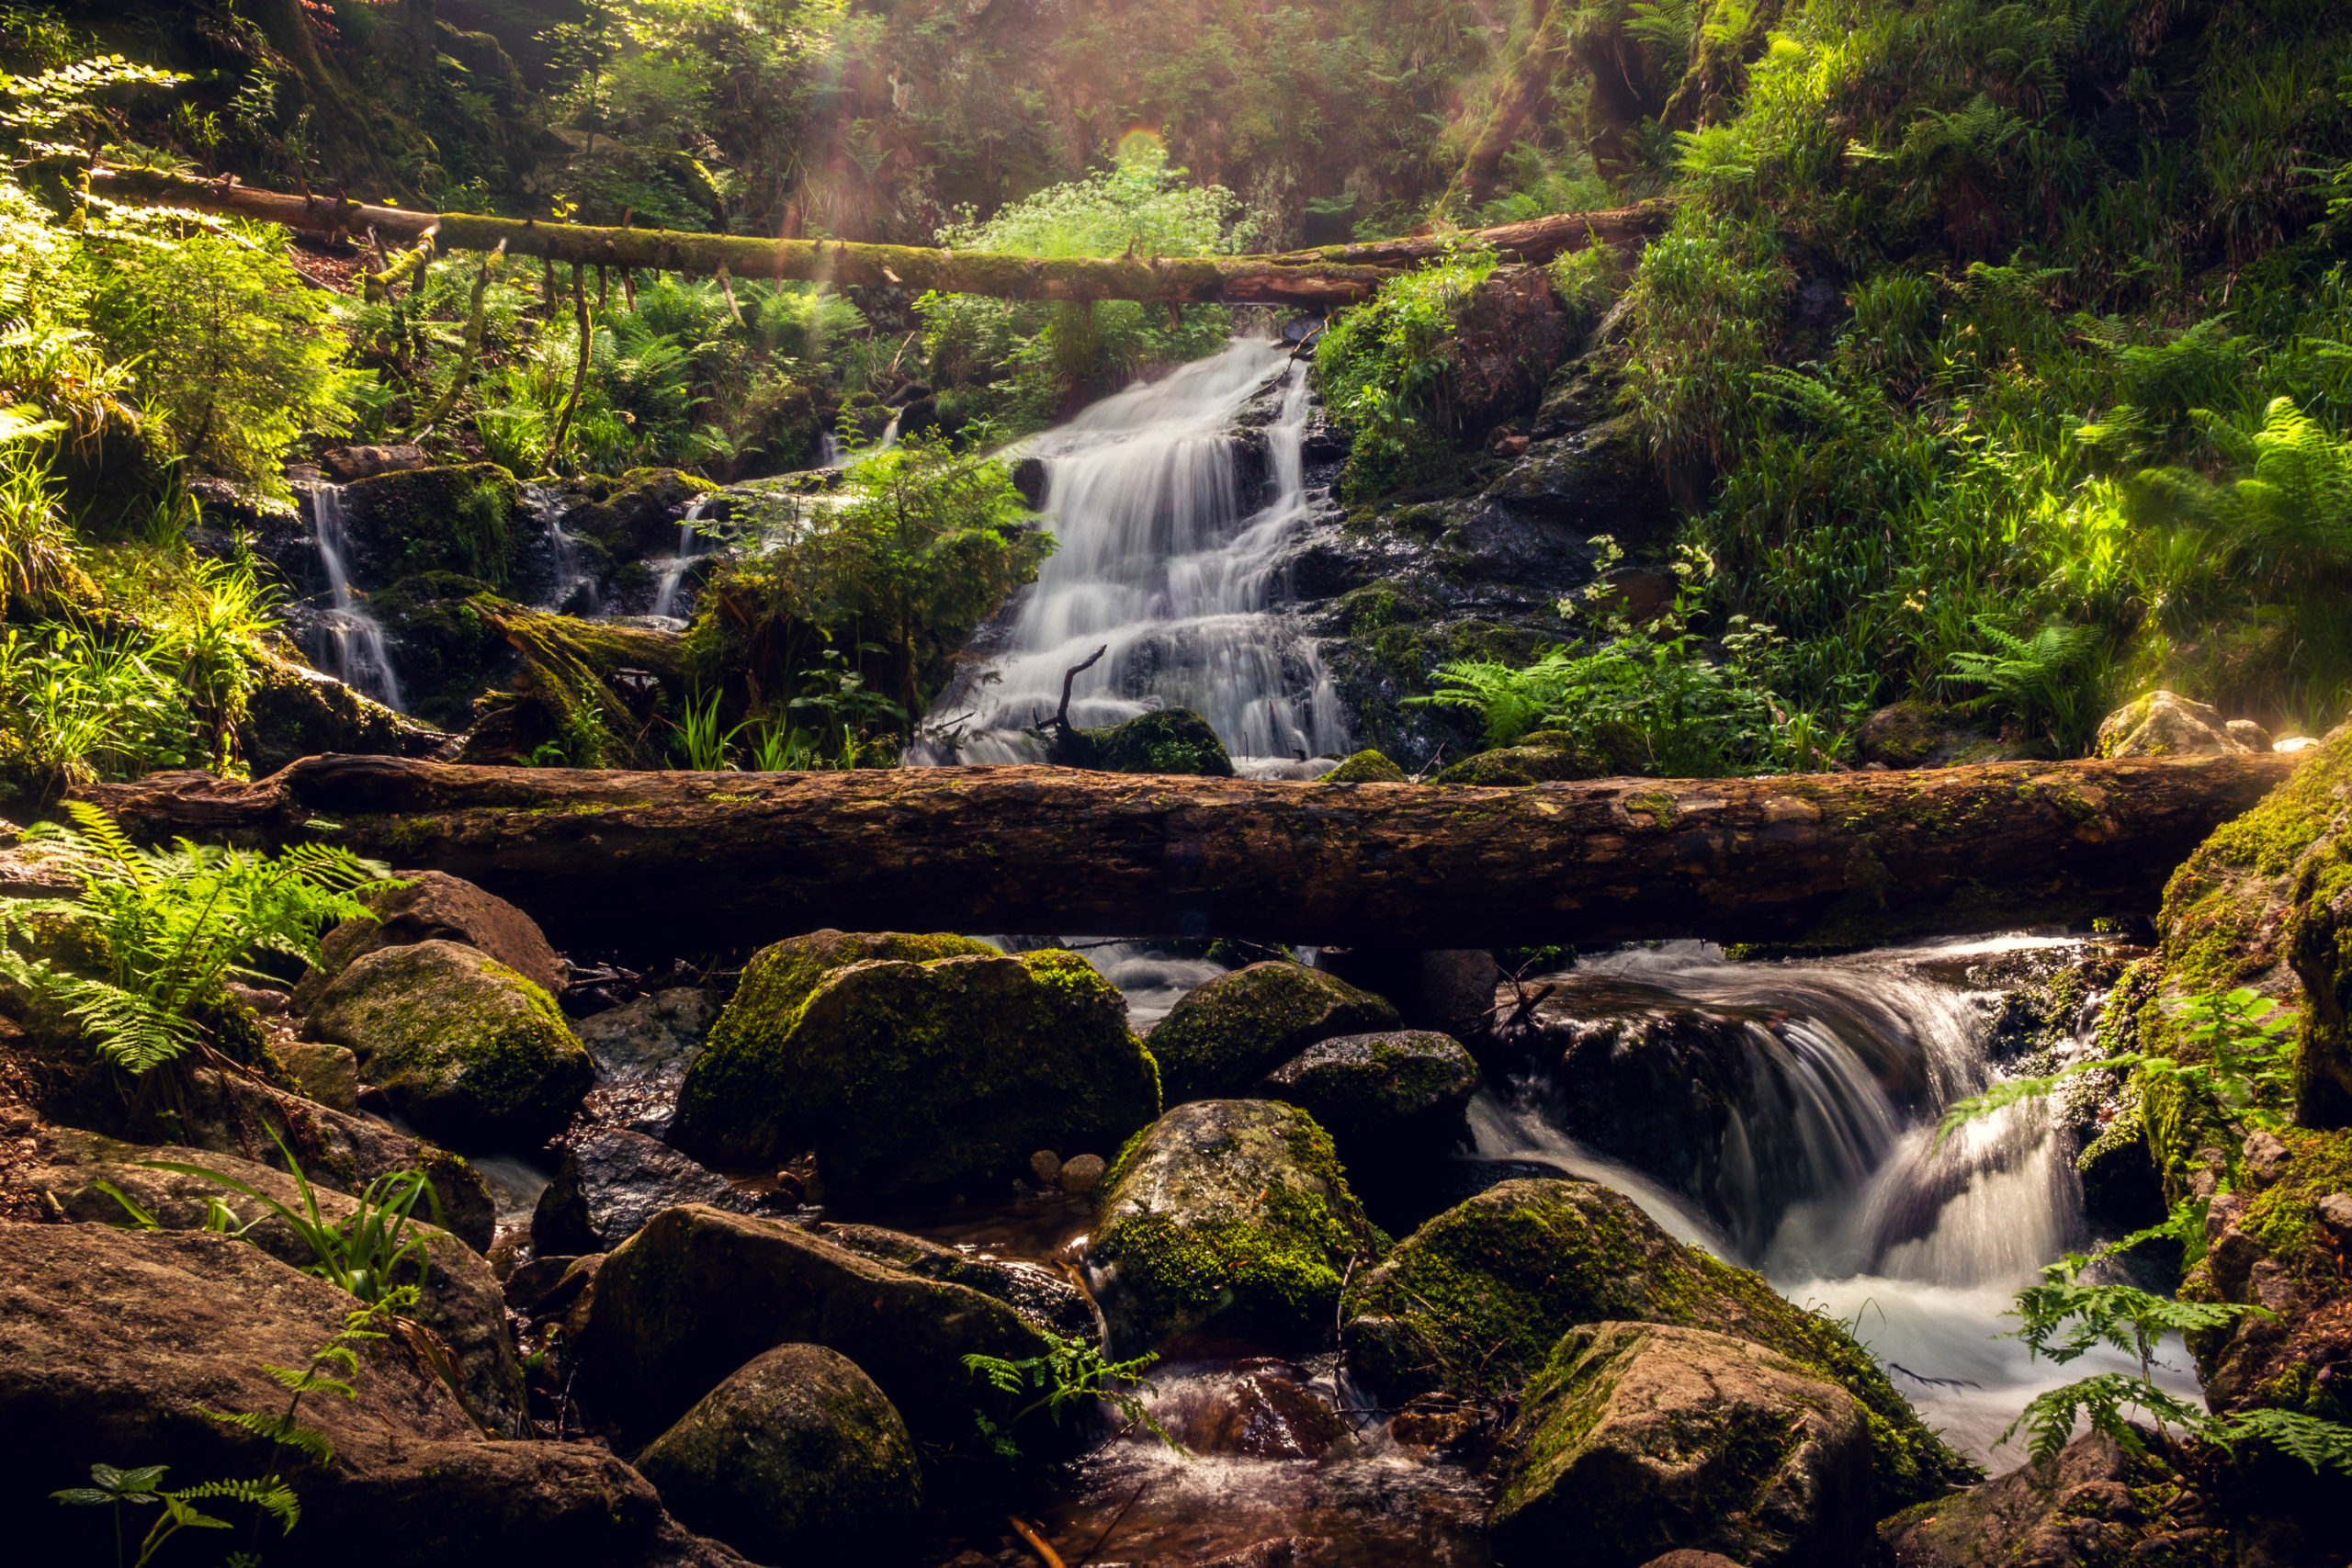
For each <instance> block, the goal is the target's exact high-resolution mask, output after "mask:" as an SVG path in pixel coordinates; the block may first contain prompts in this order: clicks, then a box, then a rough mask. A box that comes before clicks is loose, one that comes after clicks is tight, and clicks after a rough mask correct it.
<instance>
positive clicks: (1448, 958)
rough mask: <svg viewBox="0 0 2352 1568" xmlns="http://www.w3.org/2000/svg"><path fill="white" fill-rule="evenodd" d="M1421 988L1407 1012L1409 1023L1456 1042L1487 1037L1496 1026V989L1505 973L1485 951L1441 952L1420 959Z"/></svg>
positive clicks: (1421, 956)
mask: <svg viewBox="0 0 2352 1568" xmlns="http://www.w3.org/2000/svg"><path fill="white" fill-rule="evenodd" d="M1416 968H1417V970H1418V971H1419V978H1420V985H1419V988H1418V990H1417V991H1416V993H1415V995H1414V998H1413V1000H1412V1002H1411V1003H1410V1005H1408V1007H1407V1008H1406V1010H1405V1018H1406V1021H1407V1022H1408V1023H1410V1024H1412V1025H1413V1026H1414V1027H1416V1028H1418V1029H1434V1030H1436V1031H1438V1032H1440V1033H1443V1034H1451V1035H1453V1037H1454V1038H1455V1039H1457V1040H1470V1039H1475V1038H1477V1037H1479V1036H1482V1035H1484V1034H1485V1033H1486V1032H1487V1029H1488V1028H1489V1027H1491V1026H1492V1024H1493V1023H1494V1011H1495V987H1498V986H1499V985H1501V984H1502V978H1503V972H1502V968H1501V966H1500V965H1498V964H1496V962H1495V955H1494V954H1493V953H1489V952H1487V950H1486V949H1485V948H1441V949H1437V950H1434V951H1431V952H1428V953H1422V954H1421V955H1420V961H1419V964H1417V965H1416Z"/></svg>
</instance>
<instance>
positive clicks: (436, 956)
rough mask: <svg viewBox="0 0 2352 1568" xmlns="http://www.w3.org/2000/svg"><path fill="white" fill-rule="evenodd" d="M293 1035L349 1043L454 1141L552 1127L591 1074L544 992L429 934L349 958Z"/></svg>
mask: <svg viewBox="0 0 2352 1568" xmlns="http://www.w3.org/2000/svg"><path fill="white" fill-rule="evenodd" d="M303 1034H304V1035H305V1037H306V1038H309V1039H313V1040H323V1041H326V1042H328V1043H332V1044H336V1045H345V1046H348V1047H349V1048H350V1049H351V1050H352V1051H353V1052H354V1053H356V1055H358V1057H359V1071H360V1076H361V1077H363V1078H365V1079H366V1080H367V1081H368V1082H369V1083H371V1084H374V1085H376V1086H377V1087H379V1088H380V1089H383V1091H384V1092H385V1094H386V1095H387V1096H388V1097H389V1098H390V1100H391V1103H392V1104H393V1106H394V1107H396V1108H397V1109H398V1110H399V1111H400V1112H401V1114H402V1115H403V1116H406V1117H408V1118H409V1119H410V1120H411V1121H413V1122H415V1123H416V1124H417V1125H418V1126H419V1127H422V1128H423V1129H424V1131H425V1132H427V1133H429V1134H433V1135H434V1136H435V1137H440V1138H446V1139H447V1140H449V1141H450V1142H452V1143H454V1144H456V1145H458V1146H459V1147H461V1148H463V1147H471V1148H485V1147H500V1146H505V1147H512V1146H515V1145H518V1144H521V1145H528V1144H532V1143H537V1141H539V1140H540V1139H543V1138H546V1137H548V1135H550V1134H554V1133H556V1132H559V1131H560V1130H561V1128H562V1127H563V1124H564V1122H566V1121H568V1120H569V1119H570V1117H571V1112H572V1110H573V1108H574V1107H576V1106H577V1105H578V1104H579V1103H580V1100H581V1097H582V1095H584V1094H586V1093H587V1092H588V1085H589V1082H590V1080H591V1079H593V1078H594V1076H595V1066H594V1064H593V1063H592V1062H591V1061H590V1060H589V1058H588V1053H587V1052H586V1051H585V1050H584V1049H582V1046H581V1043H580V1042H579V1040H578V1039H577V1038H576V1037H574V1035H573V1034H572V1032H571V1025H570V1024H568V1023H566V1022H565V1021H564V1017H563V1014H562V1013H560V1012H559V1011H558V1010H556V1005H555V1001H554V999H553V998H550V997H549V996H548V993H547V992H546V991H544V990H542V989H541V988H539V987H537V986H536V985H533V984H532V983H531V982H530V981H529V980H527V979H526V978H524V977H523V976H521V975H518V974H516V973H515V971H514V970H512V969H509V968H507V967H506V966H505V965H504V964H500V963H498V962H496V961H495V960H493V959H492V958H491V957H489V956H488V955H487V954H485V953H481V952H480V951H478V950H477V949H474V948H471V947H468V946H465V945H462V944H461V943H458V942H445V941H441V940H439V939H435V940H432V941H427V942H416V943H413V944H412V945H408V946H403V947H386V948H379V949H378V950H376V951H375V952H373V953H367V954H365V955H363V956H361V957H359V958H357V959H355V960H354V961H353V962H352V963H351V964H350V965H349V967H347V968H345V970H344V971H343V973H342V974H340V975H338V976H335V978H334V982H333V983H332V984H330V985H329V986H327V987H326V988H325V989H324V990H322V992H320V994H319V998H318V1000H317V1002H316V1003H315V1004H314V1005H313V1006H312V1008H311V1012H310V1015H309V1017H308V1018H306V1019H305V1020H304V1021H303Z"/></svg>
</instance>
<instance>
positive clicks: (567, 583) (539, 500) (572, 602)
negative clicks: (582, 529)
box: [523, 485, 605, 620]
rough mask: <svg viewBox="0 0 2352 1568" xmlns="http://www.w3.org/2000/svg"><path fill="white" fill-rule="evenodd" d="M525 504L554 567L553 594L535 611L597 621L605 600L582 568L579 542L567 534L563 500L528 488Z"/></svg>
mask: <svg viewBox="0 0 2352 1568" xmlns="http://www.w3.org/2000/svg"><path fill="white" fill-rule="evenodd" d="M523 501H524V503H525V504H526V505H527V506H528V507H530V509H531V513H532V515H534V516H536V517H537V518H538V520H539V527H540V530H541V532H542V533H543V534H544V535H545V536H546V537H547V544H548V555H549V557H550V558H552V559H553V561H554V563H555V586H554V591H553V592H551V593H550V594H549V595H548V598H547V600H546V601H545V602H543V603H541V604H537V605H534V606H533V608H534V609H539V610H552V611H555V612H557V613H558V614H560V615H578V616H580V617H582V619H585V620H594V619H595V618H597V616H599V615H602V614H603V612H604V608H605V604H604V599H603V597H602V596H601V595H600V594H598V593H597V592H596V579H595V575H594V573H593V572H591V571H589V570H588V569H587V568H586V567H585V566H583V565H582V564H581V559H580V543H579V541H578V540H576V539H574V538H573V537H572V536H571V535H570V534H568V533H566V532H564V527H563V500H562V498H561V497H560V496H559V495H557V494H556V493H555V492H554V491H552V490H550V489H548V487H547V486H545V485H525V486H524V487H523Z"/></svg>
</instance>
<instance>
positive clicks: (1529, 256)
mask: <svg viewBox="0 0 2352 1568" xmlns="http://www.w3.org/2000/svg"><path fill="white" fill-rule="evenodd" d="M90 188H91V190H92V192H93V193H94V194H96V195H97V196H99V197H102V198H104V199H106V200H108V201H117V202H125V203H130V204H134V205H139V206H148V207H178V208H185V209H188V210H190V211H195V212H206V213H213V214H217V215H220V216H224V217H232V218H251V219H258V220H263V221H265V222H270V223H277V224H282V225H284V226H285V227H287V228H289V229H297V230H304V231H311V232H314V233H323V234H329V235H337V236H341V235H357V236H365V235H367V234H368V232H369V231H373V232H374V233H375V235H376V236H377V238H378V240H379V241H380V242H381V243H384V244H387V245H390V244H393V243H400V244H403V245H413V244H414V243H417V242H420V241H422V240H423V239H424V238H425V237H426V236H427V235H431V236H432V238H433V240H434V242H435V244H436V245H437V246H438V247H439V248H440V249H442V250H445V251H452V250H456V251H493V250H495V249H496V248H497V247H498V246H499V245H500V243H504V245H505V247H506V254H509V255H515V256H538V257H542V258H544V259H546V260H547V261H548V262H550V263H556V262H564V263H570V264H571V265H574V266H602V267H624V268H630V267H639V268H647V269H650V270H656V271H662V272H682V273H694V274H698V275H701V276H720V277H773V278H776V279H778V280H782V279H786V278H791V279H796V280H799V281H803V282H817V283H831V284H836V285H844V286H846V285H850V284H865V285H868V286H888V287H890V288H905V289H908V290H910V291H914V292H918V293H919V292H921V291H922V290H924V289H937V290H938V291H939V292H941V293H943V294H985V295H989V296H991V297H993V298H996V299H1070V300H1087V299H1157V300H1171V301H1174V302H1176V303H1179V304H1183V303H1193V304H1227V305H1282V306H1289V307H1294V308H1300V309H1324V308H1328V307H1330V306H1336V305H1345V304H1349V303H1351V302H1352V301H1355V300H1359V299H1365V298H1367V297H1369V296H1370V295H1371V293H1372V292H1373V290H1374V289H1375V288H1378V287H1379V286H1380V285H1381V284H1382V283H1383V282H1385V281H1386V280H1387V279H1388V278H1389V277H1391V276H1395V275H1396V274H1397V273H1398V272H1403V271H1408V270H1410V269H1411V268H1413V267H1416V266H1419V265H1420V264H1421V263H1422V262H1424V261H1427V260H1429V259H1430V258H1431V257H1433V256H1437V255H1441V254H1443V253H1444V251H1445V250H1446V247H1447V245H1448V244H1449V243H1456V244H1458V243H1464V242H1465V241H1474V242H1476V243H1484V244H1487V245H1490V246H1492V247H1493V248H1495V249H1497V250H1498V251H1501V252H1503V253H1504V254H1507V255H1510V256H1513V257H1516V258H1517V259H1519V260H1521V261H1527V262H1545V261H1549V260H1551V259H1552V258H1553V257H1554V256H1556V255H1559V254H1561V253H1563V252H1565V251H1572V250H1577V249H1581V248H1582V247H1583V246H1585V245H1588V244H1593V243H1601V244H1616V245H1630V244H1634V243H1639V242H1640V241H1642V240H1644V239H1646V238H1647V237H1648V236H1650V235H1652V234H1655V233H1657V232H1658V231H1660V230H1661V229H1663V228H1664V227H1665V225H1666V221H1667V220H1668V217H1669V216H1670V215H1671V211H1672V209H1671V208H1670V207H1669V206H1668V204H1666V203H1663V202H1650V203H1645V204H1644V205H1642V206H1640V207H1629V208H1621V209H1614V210H1611V211H1607V212H1572V213H1562V214H1555V215H1554V216H1552V217H1549V218H1538V219H1533V220H1529V221H1527V222H1523V223H1510V224H1506V225H1504V226H1502V227H1500V228H1498V229H1488V230H1483V231H1478V232H1477V233H1476V234H1469V235H1463V234H1455V235H1438V234H1430V235H1419V236H1415V237H1409V238H1406V239H1400V240H1380V241H1373V242H1369V243H1363V244H1355V245H1327V246H1325V247H1323V248H1321V249H1319V250H1312V251H1288V252H1284V253H1283V254H1278V255H1258V256H1159V257H1135V256H1114V257H1089V256H1053V257H1045V256H1022V255H1005V254H996V253H992V252H987V251H947V250H932V249H927V248H924V247H922V246H915V245H864V244H852V243H847V242H845V241H839V240H768V239H761V238H757V237H755V236H751V235H743V234H705V233H694V232H689V231H682V230H675V229H635V228H627V227H624V228H606V227H602V226H598V225H594V224H587V223H542V222H540V221H538V220H537V219H531V218H484V217H480V216H477V215H474V214H471V213H463V212H422V211H411V210H409V209H406V208H401V207H378V206H371V205H369V204H367V203H364V202H356V201H349V200H345V199H343V198H341V197H322V196H315V195H299V196H298V195H294V194H290V193H288V192H284V191H273V190H263V189H260V188H258V187H256V186H243V185H238V184H236V183H234V182H233V181H231V180H225V179H224V180H201V179H195V178H192V177H190V176H188V175H168V174H163V173H160V172H157V171H155V170H150V169H103V168H102V169H97V170H94V171H93V172H92V174H91V175H90Z"/></svg>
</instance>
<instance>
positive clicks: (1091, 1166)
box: [1060, 1155, 1103, 1193]
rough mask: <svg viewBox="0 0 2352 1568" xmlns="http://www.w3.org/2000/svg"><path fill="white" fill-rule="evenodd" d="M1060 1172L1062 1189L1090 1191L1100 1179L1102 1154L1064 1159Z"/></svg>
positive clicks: (1098, 1184) (1072, 1191)
mask: <svg viewBox="0 0 2352 1568" xmlns="http://www.w3.org/2000/svg"><path fill="white" fill-rule="evenodd" d="M1060 1174H1061V1183H1062V1190H1063V1191H1065V1192H1071V1193H1080V1192H1091V1191H1093V1190H1094V1189H1095V1188H1096V1187H1098V1186H1100V1185H1101V1184H1102V1181H1103V1156H1101V1155H1080V1156H1078V1157H1077V1158H1076V1159H1073V1160H1066V1161H1064V1162H1063V1163H1062V1168H1061V1173H1060Z"/></svg>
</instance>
